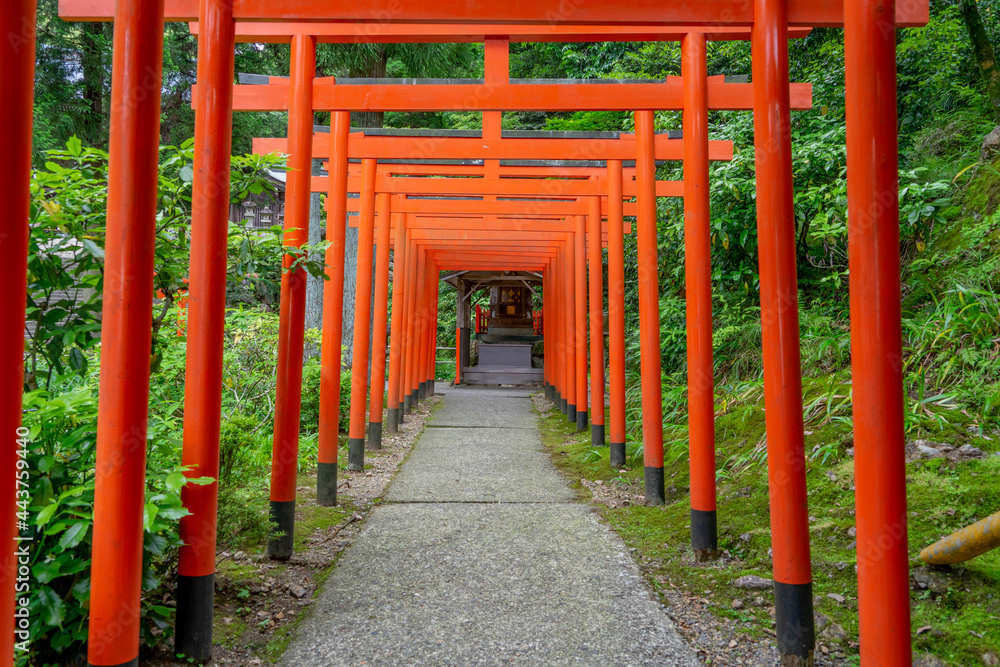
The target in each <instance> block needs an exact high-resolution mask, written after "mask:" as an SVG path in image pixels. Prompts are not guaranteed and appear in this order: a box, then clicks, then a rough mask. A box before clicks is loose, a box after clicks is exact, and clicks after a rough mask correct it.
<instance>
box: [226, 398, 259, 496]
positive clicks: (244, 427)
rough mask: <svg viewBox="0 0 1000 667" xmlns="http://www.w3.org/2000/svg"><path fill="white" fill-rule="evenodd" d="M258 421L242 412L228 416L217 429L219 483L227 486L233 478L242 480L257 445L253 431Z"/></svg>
mask: <svg viewBox="0 0 1000 667" xmlns="http://www.w3.org/2000/svg"><path fill="white" fill-rule="evenodd" d="M259 426H260V424H259V422H258V421H257V420H256V419H254V418H252V417H248V416H247V415H245V414H243V413H242V412H237V413H235V414H232V415H230V416H229V418H228V419H226V420H225V421H223V422H222V427H221V428H220V431H219V484H220V486H229V485H230V484H231V483H232V482H233V481H234V480H235V479H237V478H238V479H240V480H242V479H243V478H244V475H245V474H246V473H247V472H249V471H248V470H247V467H248V466H247V464H248V462H249V461H250V460H251V458H252V455H253V449H254V447H255V446H256V445H257V438H256V437H255V435H254V432H255V431H256V430H257V429H258V427H259Z"/></svg>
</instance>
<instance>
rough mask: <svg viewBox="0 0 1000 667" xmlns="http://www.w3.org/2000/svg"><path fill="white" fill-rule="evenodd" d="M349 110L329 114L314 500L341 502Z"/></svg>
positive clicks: (323, 502) (323, 503)
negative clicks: (339, 457) (339, 466)
mask: <svg viewBox="0 0 1000 667" xmlns="http://www.w3.org/2000/svg"><path fill="white" fill-rule="evenodd" d="M350 132H351V114H350V113H349V112H347V111H334V112H333V113H332V114H331V118H330V167H329V171H330V180H329V188H330V190H329V194H328V196H327V202H326V240H327V241H329V243H330V245H329V247H328V248H327V250H326V276H327V281H326V286H325V288H324V290H323V332H322V342H321V352H320V354H321V356H320V380H319V453H318V456H317V458H318V463H317V467H316V502H317V503H319V504H320V505H325V506H327V507H331V506H333V505H336V504H337V452H338V449H339V448H340V400H341V396H340V371H341V367H342V366H343V364H344V352H343V342H342V338H343V334H344V252H345V248H346V243H347V241H346V238H347V176H348V162H347V147H348V136H349V135H350Z"/></svg>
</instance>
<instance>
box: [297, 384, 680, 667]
mask: <svg viewBox="0 0 1000 667" xmlns="http://www.w3.org/2000/svg"><path fill="white" fill-rule="evenodd" d="M445 393H446V396H445V401H444V403H445V404H444V407H443V408H442V409H441V410H439V411H438V412H437V413H436V414H435V415H434V416H433V417H432V418H431V421H429V422H428V428H427V429H426V431H425V432H424V433H423V434H422V435H421V436H420V438H419V440H418V441H417V443H416V444H415V445H414V449H413V452H412V453H411V455H410V458H409V459H408V460H407V462H406V463H405V464H404V465H403V467H402V469H401V470H400V472H399V474H398V475H397V477H396V478H395V479H394V480H393V482H392V484H391V486H390V487H389V491H388V493H387V495H386V501H387V502H386V503H385V504H383V505H380V506H378V507H376V508H375V509H373V510H372V512H371V513H370V514H369V515H368V518H367V520H366V523H365V526H364V528H363V529H362V530H361V532H360V533H359V535H358V537H357V539H356V540H355V541H354V543H353V544H352V545H351V546H350V547H348V549H347V550H346V551H345V552H344V555H343V557H342V559H341V560H340V562H339V564H338V565H337V569H336V570H335V571H334V573H333V574H332V575H331V576H330V578H329V580H327V582H326V584H325V586H324V590H323V592H322V594H321V597H320V600H319V601H318V602H316V604H315V605H314V606H313V609H312V614H311V616H310V618H309V619H307V620H306V621H304V622H303V623H302V625H301V626H300V627H299V629H298V631H297V634H296V636H295V637H294V638H293V640H292V642H291V644H290V646H289V648H288V650H287V651H286V652H285V654H284V656H283V657H282V659H281V662H280V663H279V664H281V665H287V666H289V667H292V666H296V667H298V666H309V665H351V666H356V665H370V666H375V665H455V666H463V667H464V666H470V665H510V664H515V665H546V666H547V665H594V666H595V667H596V666H601V667H608V666H623V667H624V666H626V665H659V666H664V665H669V666H674V665H677V666H683V667H694V666H696V665H699V664H700V663H698V661H697V660H696V659H695V657H694V653H693V652H692V650H691V649H690V648H689V647H688V646H686V645H685V644H684V642H683V640H681V638H680V637H679V636H678V635H677V633H676V631H675V630H674V627H673V624H672V623H671V621H670V619H669V618H668V616H667V615H666V613H665V612H664V611H663V610H662V608H661V607H660V605H659V603H657V602H655V601H654V598H653V595H652V593H651V592H650V591H649V590H648V588H647V587H646V585H645V583H644V582H643V581H642V579H641V578H640V575H639V572H638V570H637V568H636V566H635V564H634V563H633V561H632V559H631V558H630V556H629V554H628V550H627V549H626V548H625V545H624V544H623V543H622V541H621V540H620V539H619V538H618V537H617V536H616V535H615V534H614V533H612V532H611V531H610V530H609V529H607V528H606V527H605V526H604V525H602V524H601V523H600V522H599V521H598V520H597V516H596V514H595V513H594V512H593V510H591V509H590V508H588V507H587V506H586V505H584V504H581V503H579V502H576V501H575V500H574V498H575V495H574V493H573V491H572V490H571V489H569V488H568V486H567V484H566V481H565V479H564V478H563V477H561V476H560V474H559V473H558V471H556V470H555V468H554V467H553V466H552V464H551V463H550V462H549V460H548V457H547V455H546V454H545V452H544V451H543V449H542V444H541V440H540V436H539V433H538V429H537V424H536V417H535V414H534V412H533V410H532V407H531V400H530V398H529V397H530V395H531V393H532V392H531V391H528V390H523V389H488V388H468V389H466V388H459V389H451V388H446V389H445Z"/></svg>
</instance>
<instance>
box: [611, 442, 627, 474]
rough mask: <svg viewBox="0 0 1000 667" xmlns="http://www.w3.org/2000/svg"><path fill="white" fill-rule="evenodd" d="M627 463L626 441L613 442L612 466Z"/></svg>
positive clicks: (617, 466) (620, 465) (618, 466)
mask: <svg viewBox="0 0 1000 667" xmlns="http://www.w3.org/2000/svg"><path fill="white" fill-rule="evenodd" d="M624 465H625V443H624V442H612V443H611V467H612V468H621V467H622V466H624Z"/></svg>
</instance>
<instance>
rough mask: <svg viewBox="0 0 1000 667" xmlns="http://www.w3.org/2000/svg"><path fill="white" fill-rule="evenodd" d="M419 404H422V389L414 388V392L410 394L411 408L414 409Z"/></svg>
mask: <svg viewBox="0 0 1000 667" xmlns="http://www.w3.org/2000/svg"><path fill="white" fill-rule="evenodd" d="M418 405H420V390H419V389H414V390H413V393H412V394H410V409H411V410H413V409H414V408H416V407H417V406H418Z"/></svg>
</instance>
